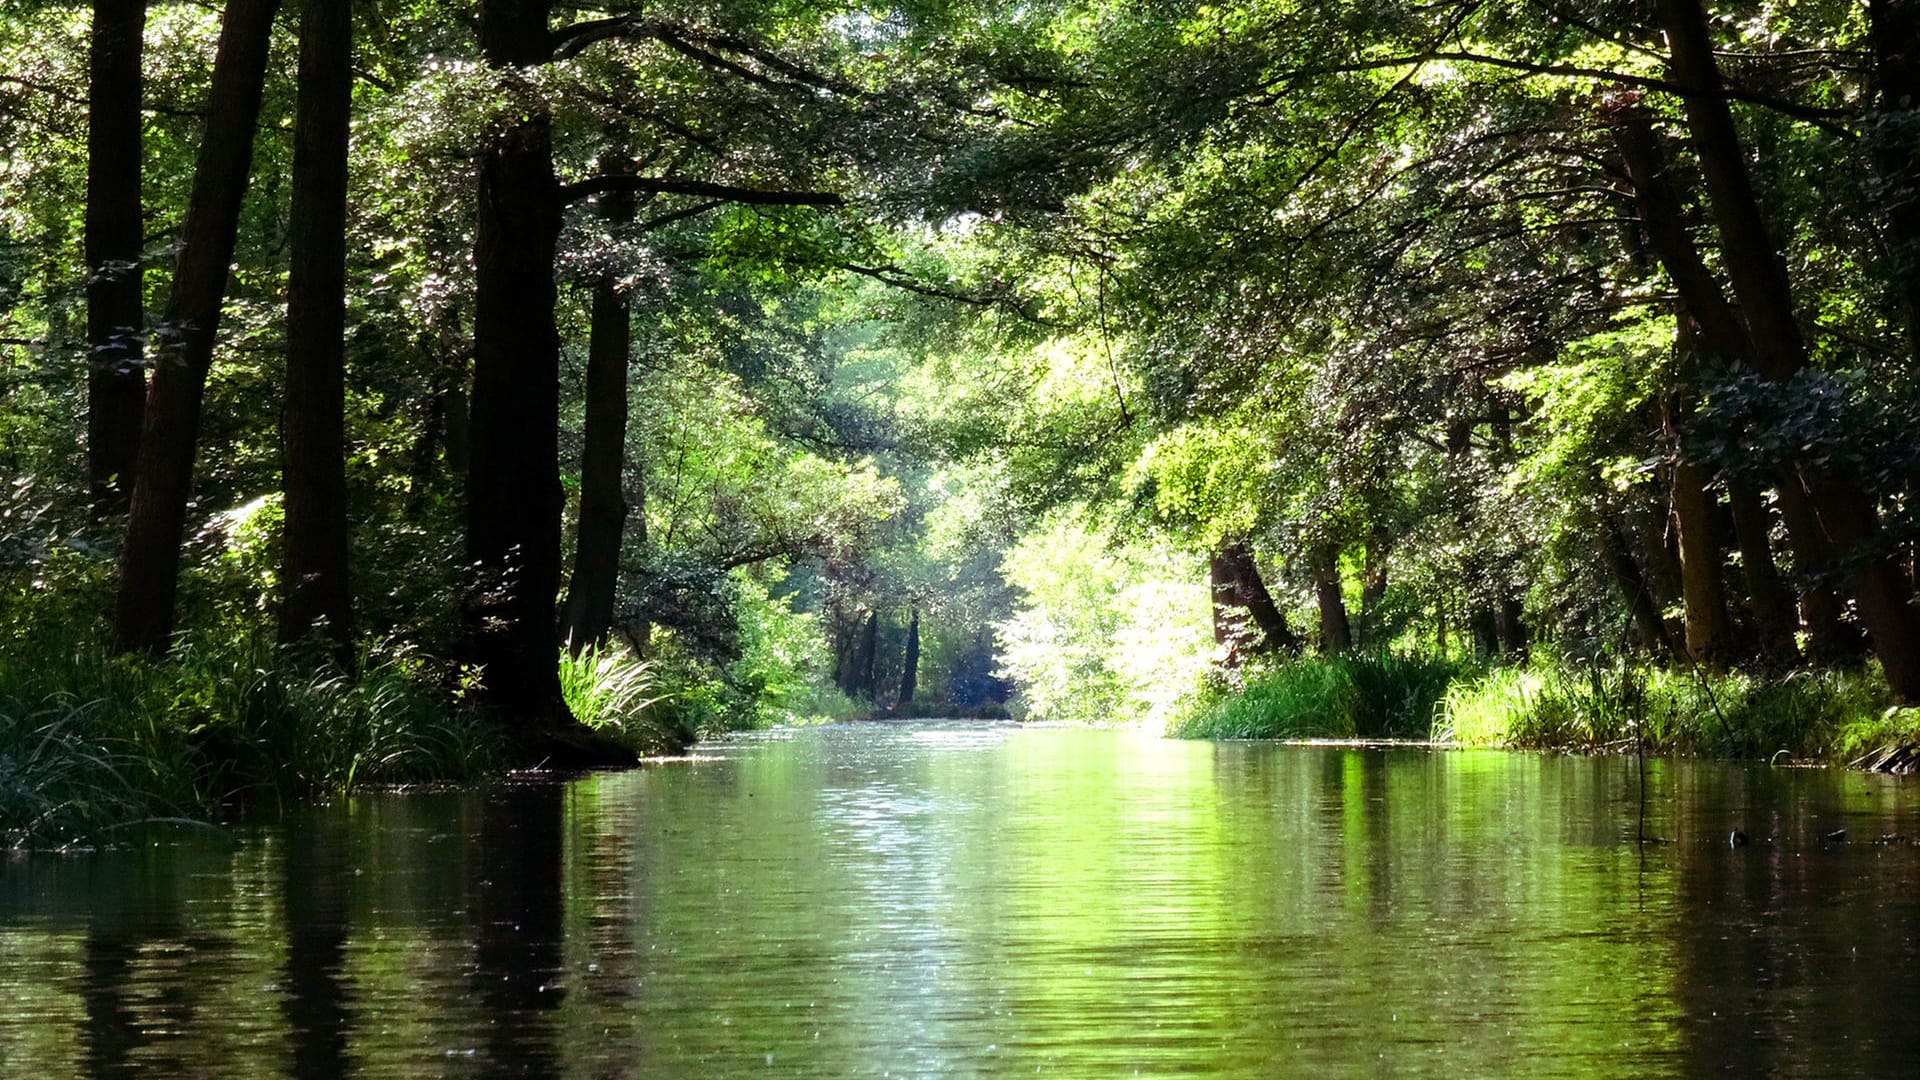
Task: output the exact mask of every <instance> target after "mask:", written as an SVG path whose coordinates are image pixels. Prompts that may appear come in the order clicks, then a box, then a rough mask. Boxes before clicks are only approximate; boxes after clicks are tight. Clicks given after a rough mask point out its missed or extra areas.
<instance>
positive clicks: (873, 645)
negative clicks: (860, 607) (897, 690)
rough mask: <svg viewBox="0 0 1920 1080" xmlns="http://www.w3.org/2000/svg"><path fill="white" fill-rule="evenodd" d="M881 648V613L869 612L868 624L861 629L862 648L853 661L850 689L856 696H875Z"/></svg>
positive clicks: (869, 698) (870, 699)
mask: <svg viewBox="0 0 1920 1080" xmlns="http://www.w3.org/2000/svg"><path fill="white" fill-rule="evenodd" d="M879 650H880V613H879V612H877V611H869V612H867V624H866V626H865V628H863V629H862V630H861V631H860V648H859V652H858V653H856V654H855V656H854V661H853V679H852V682H853V687H852V689H851V690H850V691H849V692H850V693H851V694H852V695H853V696H855V697H862V698H866V699H867V700H868V701H872V700H873V698H874V689H875V679H874V677H873V668H874V661H875V659H876V654H877V653H878V652H879Z"/></svg>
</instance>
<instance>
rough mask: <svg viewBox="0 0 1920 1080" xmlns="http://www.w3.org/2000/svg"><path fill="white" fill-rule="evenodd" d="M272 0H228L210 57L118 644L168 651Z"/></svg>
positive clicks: (145, 425) (143, 458) (132, 527)
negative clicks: (210, 76)
mask: <svg viewBox="0 0 1920 1080" xmlns="http://www.w3.org/2000/svg"><path fill="white" fill-rule="evenodd" d="M278 7H279V0H229V3H228V4H227V7H226V15H225V18H224V19H223V21H222V24H221V28H220V45H219V48H218V50H217V52H216V53H215V56H214V62H213V88H212V92H211V94H210V95H209V97H208V99H207V122H206V128H205V132H204V134H203V135H202V137H201V140H200V150H199V154H198V157H197V158H196V160H195V162H194V173H193V191H192V194H191V195H190V196H189V198H188V202H187V218H186V223H185V225H184V226H183V228H182V229H181V245H180V254H179V256H178V261H177V262H176V264H175V266H174V274H173V289H172V292H171V294H170V295H169V296H168V299H167V307H166V313H165V316H164V318H163V320H162V325H161V328H160V332H159V335H158V338H159V340H158V342H157V343H156V348H155V350H154V371H153V382H152V385H151V386H150V387H149V389H148V394H147V404H146V412H145V415H144V418H143V421H142V426H141V433H140V456H139V461H138V463H137V464H136V466H135V469H134V485H133V498H132V505H131V508H130V510H129V512H128V517H127V539H126V544H125V546H124V547H123V548H122V550H121V554H120V591H119V595H118V596H117V597H116V599H115V603H114V638H115V641H116V642H117V644H118V645H119V647H120V648H122V649H124V650H127V651H130V652H131V651H140V652H149V653H159V652H163V651H165V649H166V647H167V639H168V637H169V636H170V635H171V634H172V632H173V618H174V613H173V604H174V595H175V591H176V589H177V588H178V584H179V577H180V542H181V538H182V534H183V532H184V530H185V528H186V520H187V500H188V497H189V496H190V495H191V493H192V488H193V459H194V452H195V450H196V448H197V445H198V441H199V434H200V403H201V399H202V397H203V396H204V394H205V392H206V384H207V371H208V370H209V368H211V366H212V364H213V343H214V334H215V331H216V330H217V329H218V326H219V322H220V305H221V301H222V300H223V299H224V298H225V296H226V291H227V268H228V267H229V266H230V265H231V264H232V262H233V250H234V245H235V242H236V238H237V234H238V230H239V225H240V204H241V201H242V199H243V198H244V197H245V195H246V190H247V174H248V170H249V167H250V166H251V164H252V161H253V136H254V129H255V127H256V126H257V124H258V122H259V117H260V99H261V94H262V88H263V85H264V80H265V77H266V68H267V47H268V43H269V40H270V38H271V36H272V31H273V15H274V11H275V10H276V9H277V8H278Z"/></svg>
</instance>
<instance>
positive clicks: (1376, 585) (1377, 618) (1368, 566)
mask: <svg viewBox="0 0 1920 1080" xmlns="http://www.w3.org/2000/svg"><path fill="white" fill-rule="evenodd" d="M1392 548H1393V541H1392V539H1391V538H1390V537H1388V535H1387V531H1386V529H1384V528H1382V527H1381V526H1379V525H1378V524H1376V525H1375V526H1374V527H1373V529H1372V530H1371V531H1370V532H1368V534H1367V556H1366V563H1365V565H1364V567H1363V568H1362V570H1361V572H1360V627H1361V638H1362V639H1363V640H1364V641H1365V642H1366V643H1367V644H1369V645H1372V644H1377V643H1379V641H1380V639H1381V638H1382V636H1383V634H1382V631H1383V630H1384V629H1385V627H1383V626H1381V625H1380V622H1381V612H1380V603H1381V601H1383V600H1385V599H1386V596H1387V553H1388V552H1389V551H1391V550H1392Z"/></svg>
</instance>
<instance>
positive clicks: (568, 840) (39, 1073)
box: [0, 723, 1920, 1077]
mask: <svg viewBox="0 0 1920 1080" xmlns="http://www.w3.org/2000/svg"><path fill="white" fill-rule="evenodd" d="M1647 786H1648V791H1647V798H1646V808H1645V829H1646V832H1647V833H1648V834H1649V835H1652V836H1655V837H1657V838H1659V839H1660V840H1661V841H1663V842H1659V843H1653V844H1648V845H1644V846H1643V845H1641V844H1639V843H1637V842H1636V838H1637V836H1638V835H1639V833H1640V830H1641V817H1640V815H1641V802H1640V799H1639V792H1638V788H1637V772H1636V764H1635V762H1634V761H1633V760H1631V759H1622V758H1601V759H1589V758H1577V757H1555V756H1537V755H1530V754H1510V753H1499V752H1435V751H1426V750H1418V749H1356V748H1342V747H1298V746H1277V745H1270V744H1254V743H1236V744H1207V743H1182V742H1171V741H1166V740H1161V739H1155V738H1151V737H1148V736H1145V735H1141V734H1138V733H1132V732H1124V731H1092V730H1078V729H1072V730H1068V729H1048V728H1020V727H1017V726H1014V725H1010V724H938V723H925V724H915V723H903V724H848V725H838V726H831V727H824V728H813V729H803V730H796V731H778V732H771V733H762V734H758V735H751V736H746V737H741V738H737V739H732V740H727V741H723V742H719V743H716V744H713V745H710V746H703V747H702V748H700V750H699V753H698V754H697V756H696V758H695V759H693V760H689V761H683V762H672V763H666V764H659V765H653V766H649V767H647V768H644V769H642V770H639V771H637V772H632V773H627V774H617V775H603V776H594V777H589V778H586V779H583V780H579V781H576V782H573V783H570V784H565V785H557V784H516V785H503V786H500V787H497V788H495V789H493V790H491V791H488V792H466V793H414V794H374V795H368V796H364V797H358V798H354V799H351V800H346V801H343V802H341V803H340V804H338V805H335V806H332V807H328V808H324V809H321V810H318V811H314V812H311V813H304V814H301V815H299V816H297V817H295V818H293V819H291V820H288V821H284V822H279V823H275V824H271V825H246V826H240V827H236V828H233V829H231V830H228V831H226V832H224V833H200V832H186V833H181V832H168V833H164V834H155V835H154V836H153V837H151V838H148V839H146V840H144V841H142V842H141V844H140V845H139V846H138V847H135V848H132V849H129V850H120V851H110V852H101V853H94V854H69V855H22V856H14V857H11V858H10V859H7V860H6V861H4V862H0V994H4V997H5V1000H6V1002H7V1004H6V1006H5V1008H4V1009H0V1075H5V1076H19V1077H29V1076H31V1077H59V1076H132V1075H136V1074H138V1075H140V1076H165V1075H181V1076H236V1077H238V1076H261V1075H273V1074H283V1075H292V1076H313V1077H332V1076H343V1075H352V1076H367V1077H418V1076H436V1075H444V1076H501V1075H526V1076H564V1077H624V1076H634V1077H639V1076H654V1077H661V1076H665V1077H682V1076H685V1077H716V1076H820V1077H829V1076H831V1077H840V1076H876V1077H877V1076H895V1077H913V1076H1011V1075H1016V1074H1018V1075H1032V1074H1036V1073H1037V1074H1040V1075H1056V1076H1086V1077H1106V1076H1128V1075H1135V1074H1138V1075H1142V1076H1174V1075H1221V1076H1248V1077H1254V1076H1260V1077H1265V1076H1282V1075H1322V1074H1324V1075H1333V1076H1344V1075H1362V1076H1366V1075H1396V1076H1398V1075H1405V1076H1420V1075H1430V1076H1449V1077H1459V1076H1499V1075H1516V1076H1628V1075H1631V1076H1661V1075H1673V1076H1679V1075H1696V1074H1699V1073H1704V1072H1718V1071H1723V1070H1724V1071H1731V1072H1733V1073H1735V1074H1740V1075H1760V1074H1771V1075H1779V1076H1790V1075H1816V1074H1817V1075H1837V1074H1847V1073H1852V1074H1858V1075H1869V1074H1879V1075H1886V1074H1890V1073H1894V1072H1908V1071H1912V1069H1913V1068H1914V1066H1913V1065H1912V1049H1911V1046H1910V1043H1911V1024H1912V1019H1913V1017H1914V1016H1916V1015H1920V955H1916V954H1917V953H1920V946H1917V945H1916V939H1917V938H1920V933H1917V932H1920V846H1916V840H1917V839H1920V785H1916V784H1914V783H1911V782H1909V783H1902V782H1900V781H1896V780H1891V779H1887V778H1881V777H1871V776H1863V775H1857V774H1852V773H1847V772H1841V771H1815V770H1800V769H1769V768H1764V767H1754V766H1744V765H1728V764H1720V763H1707V762H1697V763H1696V762H1679V763H1676V762H1652V763H1649V765H1648V767H1647ZM1841 829H1845V830H1846V838H1845V839H1844V840H1842V839H1839V838H1837V837H1832V835H1831V834H1834V833H1835V832H1836V831H1837V830H1841ZM1735 830H1739V831H1742V832H1744V833H1745V834H1747V835H1748V836H1749V837H1750V838H1751V842H1750V843H1748V844H1745V845H1742V846H1734V845H1732V844H1730V843H1729V834H1730V833H1731V832H1733V831H1735Z"/></svg>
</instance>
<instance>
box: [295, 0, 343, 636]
mask: <svg viewBox="0 0 1920 1080" xmlns="http://www.w3.org/2000/svg"><path fill="white" fill-rule="evenodd" d="M352 108H353V10H352V4H351V2H350V0H307V3H306V12H305V15H304V16H303V18H302V19H301V22H300V75H299V92H298V96H297V98H296V100H295V103H294V119H293V205H292V209H291V218H290V221H291V230H290V231H291V233H292V244H291V259H292V264H293V265H292V269H291V271H290V273H289V274H288V276H287V385H286V398H285V405H284V407H283V408H282V411H281V439H282V445H281V476H282V484H283V487H284V489H285V510H286V529H285V537H284V539H283V541H282V552H283V562H282V564H281V580H282V582H283V583H284V588H285V589H286V598H285V601H284V603H283V606H282V607H281V609H280V639H281V640H282V641H295V640H298V639H300V638H302V637H304V636H306V635H307V634H308V633H310V632H311V631H312V630H313V628H314V624H316V623H323V624H324V625H325V630H324V632H325V634H326V637H327V639H328V641H329V642H330V643H331V644H332V647H333V655H334V658H335V660H336V661H337V662H339V663H340V664H341V666H342V667H347V666H349V665H351V663H352V660H353V591H352V587H351V584H350V581H349V578H348V573H347V560H348V547H349V531H350V530H349V528H348V523H347V464H346V453H347V440H346V419H345V409H346V381H345V371H344V368H345V362H346V360H345V353H346V307H347V239H346V238H347V150H348V132H349V130H350V122H351V114H352Z"/></svg>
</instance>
